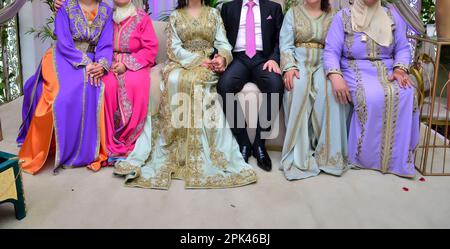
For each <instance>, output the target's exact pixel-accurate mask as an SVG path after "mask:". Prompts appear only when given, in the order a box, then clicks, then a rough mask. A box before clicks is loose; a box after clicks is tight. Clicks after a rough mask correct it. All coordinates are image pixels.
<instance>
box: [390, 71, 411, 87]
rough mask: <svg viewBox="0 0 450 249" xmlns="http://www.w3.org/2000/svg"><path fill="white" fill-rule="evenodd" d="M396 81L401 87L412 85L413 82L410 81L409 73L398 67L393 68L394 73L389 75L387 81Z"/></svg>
mask: <svg viewBox="0 0 450 249" xmlns="http://www.w3.org/2000/svg"><path fill="white" fill-rule="evenodd" d="M394 80H395V81H397V82H398V84H399V85H400V87H401V88H411V87H413V83H412V82H411V79H410V78H409V75H408V73H407V72H405V71H404V70H402V69H400V68H396V69H395V70H394V73H393V74H392V75H391V77H389V81H394Z"/></svg>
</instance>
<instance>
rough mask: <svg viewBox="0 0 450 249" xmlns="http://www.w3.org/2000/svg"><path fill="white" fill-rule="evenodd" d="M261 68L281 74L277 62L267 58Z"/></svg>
mask: <svg viewBox="0 0 450 249" xmlns="http://www.w3.org/2000/svg"><path fill="white" fill-rule="evenodd" d="M263 70H268V71H269V72H274V73H277V74H279V75H281V70H280V67H279V66H278V63H277V62H276V61H274V60H268V61H267V62H266V64H264V67H263Z"/></svg>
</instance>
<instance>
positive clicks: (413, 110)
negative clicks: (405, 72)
mask: <svg viewBox="0 0 450 249" xmlns="http://www.w3.org/2000/svg"><path fill="white" fill-rule="evenodd" d="M385 10H386V12H387V13H388V14H389V16H390V17H391V18H392V20H393V23H394V24H393V26H392V32H393V35H394V41H393V42H392V44H391V45H390V46H389V47H382V46H380V45H378V44H377V43H376V42H374V41H373V40H372V39H371V38H370V37H368V36H366V35H365V34H363V33H357V32H353V30H352V26H351V9H349V8H345V9H343V10H341V11H340V12H339V13H338V14H337V15H336V16H335V18H334V20H333V22H332V24H331V27H330V31H329V33H328V36H327V39H326V45H325V52H324V61H325V70H326V72H327V74H332V73H337V74H342V75H343V77H344V79H345V81H346V82H347V85H348V87H349V88H350V93H351V97H352V102H353V105H354V111H353V113H352V115H353V116H352V119H351V124H350V130H349V162H350V163H351V164H352V166H355V167H358V168H366V169H372V170H378V171H381V172H383V173H392V174H396V175H399V176H404V177H414V176H415V174H416V172H415V167H414V152H415V149H416V146H417V144H418V137H419V113H418V107H417V98H416V94H415V89H414V88H408V89H402V88H400V87H399V85H398V83H397V82H391V81H389V80H388V78H389V76H390V75H392V72H393V69H394V68H396V67H400V68H408V67H409V62H410V56H411V53H410V48H409V44H408V40H407V37H406V24H405V22H404V21H403V20H402V19H401V17H400V16H399V15H398V14H397V12H396V11H393V10H391V9H389V8H385Z"/></svg>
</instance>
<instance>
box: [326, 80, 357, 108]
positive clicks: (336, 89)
mask: <svg viewBox="0 0 450 249" xmlns="http://www.w3.org/2000/svg"><path fill="white" fill-rule="evenodd" d="M329 78H330V80H331V84H332V85H333V95H334V97H335V98H336V101H337V102H338V103H340V104H343V105H346V104H348V103H351V102H352V97H351V96H350V90H349V89H348V86H347V82H345V80H344V78H343V77H342V75H340V74H331V75H330V76H329Z"/></svg>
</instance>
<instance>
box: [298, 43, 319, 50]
mask: <svg viewBox="0 0 450 249" xmlns="http://www.w3.org/2000/svg"><path fill="white" fill-rule="evenodd" d="M295 47H297V48H298V47H303V48H320V49H323V48H324V47H325V46H324V45H323V44H321V43H317V42H297V43H295Z"/></svg>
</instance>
